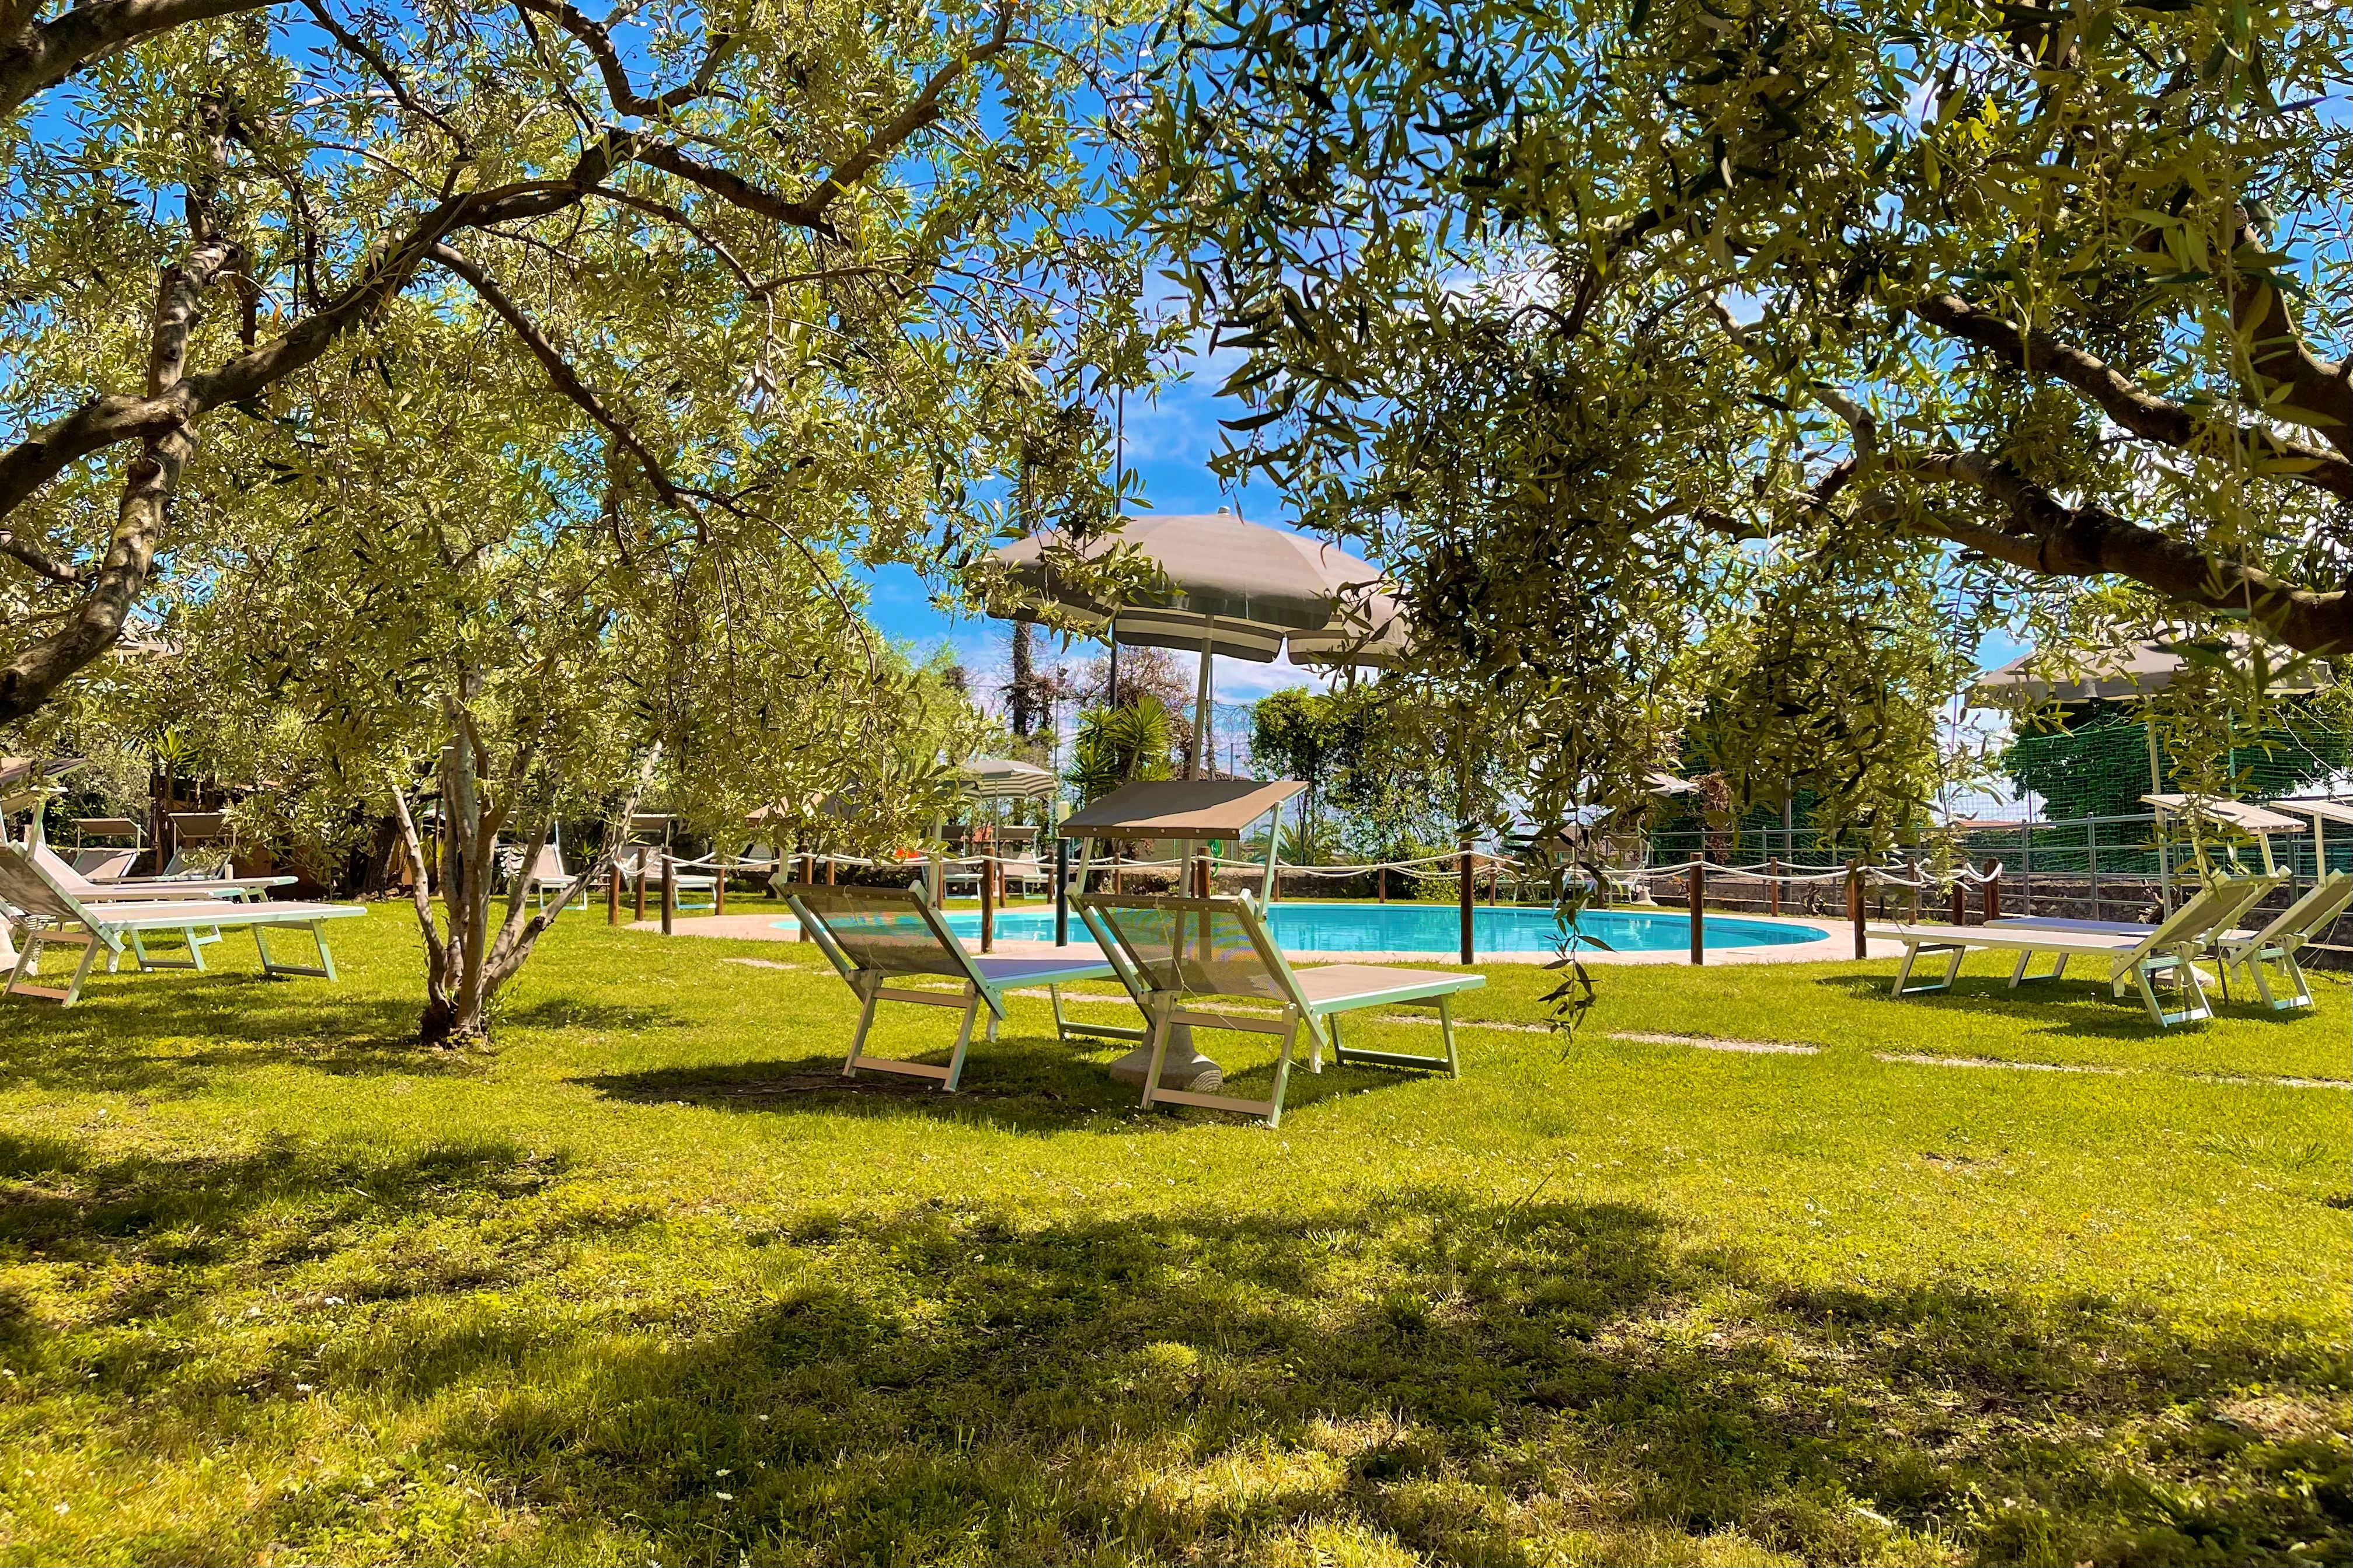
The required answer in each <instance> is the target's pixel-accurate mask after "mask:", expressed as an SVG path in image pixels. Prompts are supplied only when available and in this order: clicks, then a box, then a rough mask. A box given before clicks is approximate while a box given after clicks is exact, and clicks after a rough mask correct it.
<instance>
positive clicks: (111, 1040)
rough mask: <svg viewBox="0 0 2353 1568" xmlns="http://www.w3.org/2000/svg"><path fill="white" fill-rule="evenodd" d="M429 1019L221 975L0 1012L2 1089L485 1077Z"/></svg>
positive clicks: (386, 1003) (384, 1004) (315, 987)
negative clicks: (432, 1035)
mask: <svg viewBox="0 0 2353 1568" xmlns="http://www.w3.org/2000/svg"><path fill="white" fill-rule="evenodd" d="M141 978H142V979H146V980H155V979H157V978H159V977H157V976H153V975H147V976H142V977H141ZM173 979H174V980H177V979H179V977H173ZM298 986H299V987H301V990H299V991H297V990H296V989H295V987H298ZM419 1011H420V1008H419V1005H418V1004H417V1003H416V1002H413V1001H410V1000H407V999H405V998H386V997H370V996H359V995H353V994H337V993H335V992H334V991H333V990H332V989H330V988H328V987H326V986H324V985H323V984H321V983H319V982H316V981H283V982H281V981H270V980H264V979H261V978H259V977H258V976H257V977H254V978H251V979H249V980H248V979H244V978H242V977H238V976H214V975H197V976H188V977H186V978H185V980H184V981H181V982H180V983H179V984H172V983H171V982H170V981H166V982H165V983H164V984H158V985H155V986H153V988H144V989H142V990H140V991H139V992H136V993H128V992H116V993H112V994H105V995H101V996H99V997H94V998H90V999H88V1000H85V1001H84V1002H83V1003H82V1004H81V1005H79V1006H75V1007H71V1008H56V1007H47V1006H44V1007H40V1008H37V1009H36V1008H35V1007H33V1006H31V1005H9V1006H0V1085H19V1086H31V1087H37V1088H42V1089H72V1090H78V1091H89V1090H92V1089H100V1090H109V1091H113V1092H117V1093H161V1094H194V1093H197V1092H200V1091H202V1090H203V1089H206V1087H208V1086H210V1085H212V1084H214V1083H216V1081H217V1079H218V1075H220V1074H221V1073H223V1072H225V1071H226V1072H235V1071H238V1070H242V1069H246V1068H255V1067H269V1066H280V1065H285V1064H288V1063H299V1064H300V1065H301V1066H303V1067H306V1068H312V1069H314V1070H317V1071H321V1072H327V1073H337V1074H351V1075H372V1074H378V1073H400V1074H425V1075H429V1076H441V1075H446V1074H460V1075H462V1074H466V1073H470V1072H473V1071H476V1070H479V1068H478V1065H477V1064H475V1063H473V1062H471V1061H470V1060H469V1059H468V1058H464V1057H461V1056H458V1055H454V1054H451V1053H448V1052H443V1051H438V1050H435V1049H433V1048H431V1047H427V1046H425V1045H424V1044H423V1043H422V1042H421V1041H419V1040H418V1038H417V1016H418V1013H419Z"/></svg>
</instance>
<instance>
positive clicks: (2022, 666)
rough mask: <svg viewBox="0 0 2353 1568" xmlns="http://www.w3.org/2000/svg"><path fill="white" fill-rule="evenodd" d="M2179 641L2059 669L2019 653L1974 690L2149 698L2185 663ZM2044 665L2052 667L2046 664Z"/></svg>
mask: <svg viewBox="0 0 2353 1568" xmlns="http://www.w3.org/2000/svg"><path fill="white" fill-rule="evenodd" d="M2237 640H2239V641H2241V642H2243V639H2237ZM2182 646H2183V645H2181V644H2179V643H2171V642H2153V641H2142V642H2132V643H2126V644H2125V645H2124V646H2122V647H2114V648H2105V649H2101V650H2099V651H2096V652H2090V653H2084V654H2077V655H2073V656H2068V657H2067V662H2066V664H2065V667H2064V668H2057V666H2058V660H2056V659H2046V658H2045V657H2044V656H2043V655H2042V654H2040V653H2027V654H2022V655H2021V656H2020V657H2018V658H2013V659H2011V660H2010V662H2009V663H2008V664H2005V665H2003V666H2002V667H2001V668H1999V669H1989V670H1988V671H1986V673H1985V674H1983V675H1981V676H1979V677H1978V682H1977V689H1978V695H1979V696H1981V697H1984V698H1987V699H1989V700H1993V701H2007V700H2014V699H2017V698H2021V697H2023V698H2025V699H2026V700H2028V701H2031V702H2091V701H2095V700H2108V701H2116V700H2124V699H2128V698H2135V697H2153V696H2155V695H2156V694H2157V693H2158V692H2160V691H2162V690H2164V689H2166V688H2167V687H2168V686H2170V685H2172V684H2173V679H2174V677H2176V676H2178V675H2179V674H2180V673H2181V672H2182V671H2183V670H2185V669H2187V668H2189V658H2187V657H2186V656H2184V655H2183V654H2182V653H2181V652H2180V651H2179V649H2180V648H2181V647H2182ZM2045 665H2050V666H2052V668H2049V669H2045V668H2043V666H2045ZM2319 684H2320V679H2319V678H2318V677H2317V675H2315V674H2306V675H2303V676H2298V677H2295V678H2292V679H2282V680H2277V681H2274V683H2273V685H2272V689H2273V690H2274V691H2311V690H2314V689H2316V688H2317V687H2318V686H2319Z"/></svg>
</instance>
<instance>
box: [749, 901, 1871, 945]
mask: <svg viewBox="0 0 2353 1568" xmlns="http://www.w3.org/2000/svg"><path fill="white" fill-rule="evenodd" d="M1460 922H1461V911H1460V910H1457V909H1456V907H1455V906H1454V905H1452V904H1314V903H1280V904H1277V905H1275V906H1274V907H1273V908H1272V909H1271V910H1268V911H1267V925H1268V929H1269V930H1270V931H1271V932H1272V933H1273V936H1274V940H1275V941H1276V942H1277V943H1279V944H1280V945H1281V946H1282V949H1283V950H1284V951H1285V952H1427V953H1433V954H1435V953H1451V952H1461V923H1460ZM782 923H783V924H784V925H785V926H786V927H787V928H789V927H790V926H791V923H792V922H791V921H784V922H782ZM948 925H949V927H950V928H951V929H952V930H954V931H955V933H956V934H957V935H958V936H960V937H962V938H964V939H965V941H966V942H978V941H979V940H980V911H978V910H955V911H952V912H951V913H950V914H949V915H948ZM1577 929H1578V931H1580V932H1582V933H1583V935H1584V936H1585V937H1586V939H1587V940H1588V941H1589V942H1593V943H1594V944H1595V945H1597V946H1600V945H1606V946H1608V947H1609V949H1610V950H1612V951H1614V952H1683V951H1684V950H1685V949H1687V948H1689V946H1690V945H1691V917H1690V916H1689V915H1686V914H1682V913H1673V914H1669V913H1664V912H1652V911H1650V910H1600V911H1588V913H1587V914H1585V915H1584V916H1582V917H1581V918H1580V919H1579V920H1578V921H1577ZM1828 934H1829V933H1828V932H1826V931H1822V930H1821V929H1820V928H1819V927H1815V926H1803V925H1785V924H1778V923H1776V922H1773V921H1748V920H1742V919H1740V918H1738V917H1737V916H1735V915H1709V916H1708V917H1707V918H1706V921H1705V923H1704V927H1703V928H1702V938H1703V941H1704V942H1705V943H1706V945H1707V946H1708V947H1710V948H1725V947H1787V946H1789V945H1792V944H1794V943H1798V942H1820V941H1821V940H1823V938H1824V937H1826V936H1827V935H1828ZM997 935H998V936H1000V937H1003V938H1005V939H1006V940H1008V941H1010V942H1051V941H1053V940H1054V911H1053V910H1051V909H1018V910H1000V911H999V912H998V914H997ZM1085 940H1086V927H1085V926H1084V925H1082V923H1081V922H1080V921H1079V917H1078V915H1077V914H1076V912H1073V913H1072V914H1071V941H1072V942H1084V941H1085ZM1471 942H1472V948H1473V949H1474V950H1475V951H1476V952H1552V951H1553V950H1554V949H1555V947H1556V945H1557V944H1558V942H1559V935H1558V927H1557V925H1556V923H1555V921H1554V920H1553V913H1552V911H1551V910H1535V909H1514V908H1509V907H1506V906H1502V905H1498V906H1494V907H1493V908H1491V907H1489V906H1487V905H1483V904H1482V905H1481V906H1479V908H1478V909H1477V910H1473V911H1472V926H1471Z"/></svg>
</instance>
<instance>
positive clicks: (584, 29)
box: [514, 0, 736, 120]
mask: <svg viewBox="0 0 2353 1568" xmlns="http://www.w3.org/2000/svg"><path fill="white" fill-rule="evenodd" d="M514 5H515V8H516V9H517V10H522V11H529V12H531V13H532V14H533V15H534V16H545V17H547V18H548V19H549V20H550V21H552V22H554V24H555V25H556V26H559V27H561V28H563V29H564V30H565V32H567V33H569V34H571V35H572V36H573V37H575V38H576V39H578V40H579V42H580V43H581V44H582V45H584V46H586V48H587V50H588V52H589V54H590V55H592V56H593V57H595V58H596V69H597V72H598V74H600V75H601V76H603V77H604V79H605V91H606V93H607V95H608V96H609V97H610V98H611V99H612V100H613V109H614V110H615V112H617V113H620V114H627V115H634V116H636V117H637V118H638V119H640V120H651V119H659V118H660V117H662V116H663V115H666V114H669V113H670V111H671V110H676V109H680V108H682V107H684V106H685V105H687V104H689V103H691V102H693V101H694V100H696V99H698V98H701V97H702V95H703V94H704V93H706V92H708V91H710V90H711V79H712V77H714V76H716V75H718V74H719V68H720V67H721V66H723V65H724V64H725V63H726V62H727V58H728V57H729V56H731V55H733V53H734V52H735V47H736V41H735V39H734V37H733V36H731V35H729V34H726V33H721V34H719V35H718V36H716V37H713V38H712V40H711V47H710V50H709V51H708V52H707V53H705V54H704V55H703V57H702V65H700V66H698V67H697V68H695V72H694V75H693V76H692V77H691V78H690V79H687V80H685V81H682V82H681V83H679V85H678V86H676V87H674V88H671V89H670V90H669V91H667V92H661V93H657V94H655V95H654V96H653V97H651V98H648V97H645V96H644V95H642V94H641V93H639V92H638V89H636V88H635V87H634V86H632V85H631V84H630V81H629V73H628V69H627V68H625V67H624V66H623V65H622V64H621V56H620V51H618V50H617V49H616V48H615V47H613V36H612V34H610V33H608V32H607V31H606V29H605V25H604V24H603V23H602V22H599V21H597V20H596V18H594V17H592V16H586V15H583V14H582V13H581V12H579V11H577V10H575V9H574V8H573V7H572V6H571V5H565V4H564V0H514Z"/></svg>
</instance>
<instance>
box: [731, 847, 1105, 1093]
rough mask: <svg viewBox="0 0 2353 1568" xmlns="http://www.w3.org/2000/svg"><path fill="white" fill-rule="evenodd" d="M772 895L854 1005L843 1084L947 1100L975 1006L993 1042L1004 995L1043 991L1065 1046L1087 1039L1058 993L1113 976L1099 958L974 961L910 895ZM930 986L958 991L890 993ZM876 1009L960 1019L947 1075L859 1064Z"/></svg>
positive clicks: (798, 885)
mask: <svg viewBox="0 0 2353 1568" xmlns="http://www.w3.org/2000/svg"><path fill="white" fill-rule="evenodd" d="M777 891H779V892H781V893H783V894H784V896H785V901H786V904H788V905H789V906H790V907H791V909H792V911H793V918H794V919H796V920H797V921H800V922H801V928H802V929H803V930H805V931H807V932H809V934H810V935H811V936H812V937H813V938H814V939H815V940H816V942H817V944H818V949H819V951H821V952H824V954H825V956H826V959H827V961H828V963H831V964H832V965H833V967H834V969H835V970H836V972H838V973H839V974H840V976H841V978H842V979H843V980H844V981H845V982H847V983H848V984H849V989H850V990H851V991H852V992H853V993H855V994H856V995H857V997H858V1000H859V1010H858V1032H857V1033H856V1034H855V1035H853V1036H852V1037H850V1041H849V1056H848V1057H847V1058H844V1059H843V1061H842V1064H841V1075H842V1076H843V1077H844V1078H854V1077H856V1076H857V1072H858V1069H859V1068H872V1069H874V1070H876V1071H878V1072H895V1073H904V1074H906V1075H908V1076H909V1077H911V1078H927V1079H936V1080H938V1082H939V1085H940V1087H941V1088H942V1089H945V1090H946V1091H947V1092H948V1093H950V1094H954V1093H955V1089H956V1085H957V1084H958V1083H960V1082H961V1081H963V1079H964V1062H965V1052H966V1051H967V1050H968V1049H969V1048H970V1047H971V1045H972V1026H973V1024H974V1022H975V1020H976V1017H977V1016H978V1015H979V1011H980V1009H981V1007H982V1006H983V1005H986V1006H987V1008H988V1032H987V1038H988V1039H990V1040H992V1041H993V1040H995V1039H996V1038H997V1025H998V1024H1000V1023H1002V1022H1003V1021H1004V1018H1005V994H1006V992H1008V991H1009V990H1011V989H1012V988H1013V987H1015V986H1017V985H1043V986H1044V987H1046V991H1047V995H1048V997H1049V998H1050V1000H1051V1002H1052V1003H1053V1007H1054V1028H1055V1032H1056V1034H1057V1035H1058V1036H1059V1037H1061V1038H1064V1039H1067V1038H1069V1037H1071V1036H1072V1035H1074V1034H1088V1033H1093V1032H1095V1031H1092V1030H1090V1029H1087V1028H1085V1027H1084V1026H1078V1025H1073V1024H1070V1023H1068V1022H1066V1021H1065V1020H1064V1018H1063V1016H1062V991H1061V988H1062V987H1063V986H1065V985H1071V984H1077V983H1079V982H1080V981H1083V980H1110V979H1113V978H1115V977H1116V971H1114V970H1113V967H1112V965H1111V964H1110V963H1108V962H1107V961H1106V960H1105V959H1104V958H1103V955H1102V954H1101V953H1091V954H1086V955H1085V956H1081V955H1080V953H1077V952H1074V953H1072V954H1071V956H1070V957H1068V958H998V957H982V956H979V955H977V954H975V953H973V952H968V951H967V950H966V949H965V945H964V943H963V942H959V941H958V940H956V934H955V931H950V930H949V929H948V924H947V922H946V921H944V920H942V919H941V918H940V912H939V911H938V910H935V909H934V908H933V907H932V906H931V904H930V903H929V902H927V901H926V900H924V898H923V893H922V892H921V891H920V890H919V889H914V888H861V887H854V886H843V887H832V888H828V887H820V886H818V885H817V884H815V883H811V882H790V883H786V884H785V885H784V886H782V887H780V888H779V889H777ZM932 976H937V977H939V978H943V979H947V980H954V981H957V982H959V983H960V984H959V985H958V987H957V989H955V990H954V991H942V990H925V989H918V988H916V987H914V986H911V985H902V984H893V982H896V981H902V980H914V979H923V978H926V977H932ZM883 1002H912V1003H913V1004H915V1005H918V1006H923V1007H957V1008H961V1009H963V1012H964V1023H963V1025H962V1026H961V1027H959V1028H958V1029H957V1030H956V1038H955V1049H954V1050H953V1051H952V1052H951V1053H950V1055H949V1057H948V1064H947V1066H945V1067H934V1066H933V1065H932V1064H931V1063H929V1062H908V1061H896V1060H893V1059H892V1058H887V1057H870V1056H868V1055H866V1036H867V1033H868V1031H870V1030H871V1029H872V1028H873V1026H874V1009H875V1007H876V1005H878V1004H880V1003H883Z"/></svg>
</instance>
